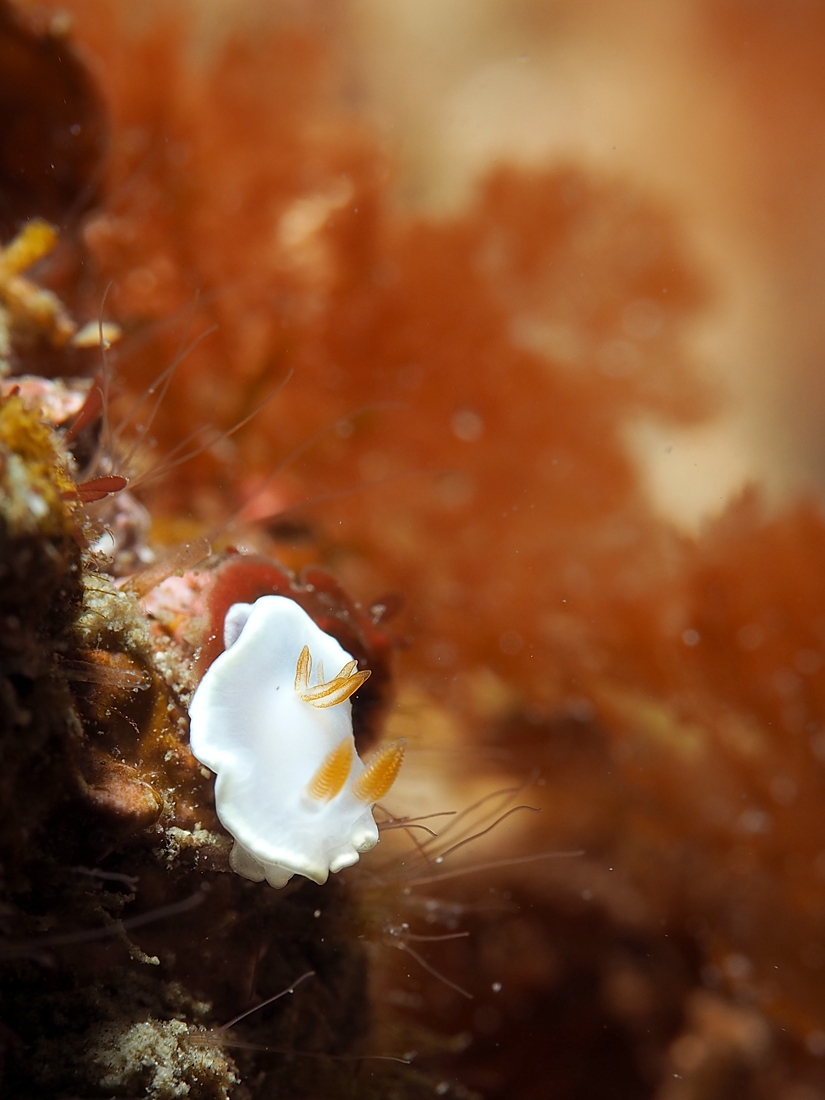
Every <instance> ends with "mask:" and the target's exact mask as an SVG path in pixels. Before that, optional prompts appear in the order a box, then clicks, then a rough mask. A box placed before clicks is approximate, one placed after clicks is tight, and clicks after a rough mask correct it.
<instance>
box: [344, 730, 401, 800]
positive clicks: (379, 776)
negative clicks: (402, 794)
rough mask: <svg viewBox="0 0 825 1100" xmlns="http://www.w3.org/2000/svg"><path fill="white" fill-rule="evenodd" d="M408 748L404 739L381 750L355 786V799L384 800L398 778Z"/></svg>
mask: <svg viewBox="0 0 825 1100" xmlns="http://www.w3.org/2000/svg"><path fill="white" fill-rule="evenodd" d="M406 747H407V742H406V741H405V740H404V738H403V737H402V738H400V739H399V740H398V741H394V742H393V743H392V744H391V745H387V746H385V747H384V748H383V749H379V751H378V752H377V753H376V754H375V756H373V758H372V760H370V762H369V764H367V767H366V769H365V771H364V772H363V773H362V774H361V775H360V776H359V778H358V779H357V780H356V782H355V784H354V785H353V788H352V793H353V794H354V795H355V797H356V798H359V799H360V800H361V801H362V802H377V801H378V800H379V799H381V798H383V797H384V796H385V795H386V794H387V792H388V791H389V789H390V787H392V785H393V783H394V782H395V780H396V778H397V776H398V771H399V769H400V767H401V761H402V760H403V759H404V750H405V749H406Z"/></svg>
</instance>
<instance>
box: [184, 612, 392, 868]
mask: <svg viewBox="0 0 825 1100" xmlns="http://www.w3.org/2000/svg"><path fill="white" fill-rule="evenodd" d="M224 641H225V645H226V649H225V650H224V652H223V653H221V654H220V656H219V657H217V658H216V659H215V661H214V662H213V663H212V665H210V667H209V668H208V669H207V671H206V673H205V674H204V677H203V679H202V680H201V682H200V684H199V686H198V688H197V690H196V692H195V694H194V696H193V698H192V703H191V706H190V708H189V717H190V743H191V747H192V752H193V753H194V755H195V756H196V757H197V759H198V760H199V761H200V762H201V763H202V764H205V765H206V767H208V768H210V769H211V770H212V771H213V772H215V773H216V776H217V778H216V781H215V805H216V809H217V813H218V817H219V818H220V820H221V823H222V824H223V826H224V828H225V829H226V830H227V831H228V832H229V833H231V834H232V836H233V837H234V839H235V845H234V847H233V849H232V855H231V857H230V863H231V865H232V869H233V870H234V871H237V872H238V874H240V875H244V876H245V877H246V878H250V879H253V880H254V881H256V882H260V881H262V880H263V879H266V880H267V882H268V883H269V884H270V885H271V886H275V887H281V886H284V885H286V883H287V882H288V881H289V879H290V878H292V876H293V875H304V876H305V877H306V878H309V879H312V881H313V882H317V883H323V882H326V880H327V877H328V875H329V873H330V871H332V872H335V871H340V870H342V869H343V868H344V867H350V866H351V865H352V864H353V863H356V862H357V861H358V858H359V855H360V853H361V852H367V851H369V850H370V849H371V848H374V847H375V845H376V844H377V843H378V827H377V825H376V823H375V819H374V817H373V812H372V811H373V806H374V805H375V803H376V802H377V801H378V800H379V799H381V798H383V797H384V795H385V794H386V793H387V791H388V790H389V789H390V787H391V786H392V784H393V782H394V781H395V777H396V775H397V774H398V769H399V768H400V766H401V760H402V758H403V755H404V742H403V741H397V742H393V743H392V744H390V745H387V746H385V747H384V748H383V749H380V750H379V751H378V752H377V753H376V754H375V756H374V757H373V758H372V760H371V761H370V762H369V764H367V765H365V764H364V763H363V762H362V761H361V759H360V758H359V756H358V754H357V752H356V750H355V740H354V738H353V733H352V704H351V703H350V696H351V695H352V694H353V693H354V692H355V691H357V689H358V688H359V687H360V686H361V684H362V683H363V682H364V681H365V680H366V679H367V677H368V676H369V672H368V671H361V672H359V671H357V669H356V662H355V661H354V660H353V659H352V657H351V656H350V654H349V653H347V652H346V650H345V649H343V648H342V646H340V645H339V643H338V642H337V641H336V640H335V639H334V638H332V637H331V636H330V635H329V634H325V633H324V631H322V630H321V629H320V627H318V626H317V625H316V624H315V622H313V620H312V619H311V618H310V616H309V615H307V613H306V612H305V611H304V610H303V609H302V608H301V607H299V606H298V604H297V603H295V601H294V600H290V599H288V598H287V597H285V596H262V597H261V598H260V599H258V600H256V601H255V603H252V604H245V603H237V604H233V605H232V607H230V609H229V611H228V613H227V615H226V619H225V622H224ZM327 672H331V673H333V675H332V677H331V679H328V680H327V679H325V676H326V673H327Z"/></svg>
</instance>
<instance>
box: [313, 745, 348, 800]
mask: <svg viewBox="0 0 825 1100" xmlns="http://www.w3.org/2000/svg"><path fill="white" fill-rule="evenodd" d="M352 757H353V744H352V741H351V740H350V739H347V740H346V741H342V742H341V743H340V745H336V747H335V748H334V749H333V750H332V751H331V752H330V753H328V754H327V756H326V757H325V758H324V762H323V763H322V764H321V767H320V768H319V769H318V771H317V772H316V773H315V776H314V777H313V780H312V782H311V783H310V784H309V786H308V787H307V791H308V793H309V794H310V795H311V797H312V798H317V799H318V800H319V801H323V802H329V800H330V799H331V798H335V796H336V795H337V794H339V793H340V791H341V789H342V788H343V786H344V784H345V783H346V781H347V778H348V776H349V773H350V770H351V769H352Z"/></svg>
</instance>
